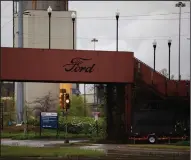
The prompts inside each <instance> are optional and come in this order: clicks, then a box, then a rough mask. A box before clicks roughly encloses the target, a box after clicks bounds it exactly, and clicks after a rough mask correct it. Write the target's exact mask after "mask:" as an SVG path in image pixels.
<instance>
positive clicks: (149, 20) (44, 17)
mask: <svg viewBox="0 0 191 160" xmlns="http://www.w3.org/2000/svg"><path fill="white" fill-rule="evenodd" d="M23 18H24V17H23ZM25 18H28V17H25ZM35 18H42V17H35ZM44 18H45V17H44ZM46 18H47V17H46ZM58 18H61V17H58ZM188 19H190V18H182V20H188ZM92 20H104V21H105V20H112V21H114V19H92ZM121 20H145V21H150V20H152V21H161V20H162V21H164V20H168V21H170V20H171V21H173V20H177V21H178V20H179V19H178V18H174V19H173V18H169V19H121ZM12 21H13V20H10V21H8V22H6V23H5V24H3V26H2V27H1V28H3V27H4V26H5V25H7V24H9V23H10V22H12Z"/></svg>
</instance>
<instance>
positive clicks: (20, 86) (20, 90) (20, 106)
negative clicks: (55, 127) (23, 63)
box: [16, 0, 24, 124]
mask: <svg viewBox="0 0 191 160" xmlns="http://www.w3.org/2000/svg"><path fill="white" fill-rule="evenodd" d="M18 48H23V1H21V0H20V1H19V11H18ZM16 92H17V100H16V106H17V123H18V124H20V123H21V122H22V121H23V110H24V83H23V82H17V91H16Z"/></svg>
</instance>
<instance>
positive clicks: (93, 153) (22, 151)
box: [2, 146, 105, 157]
mask: <svg viewBox="0 0 191 160" xmlns="http://www.w3.org/2000/svg"><path fill="white" fill-rule="evenodd" d="M2 156H9V157H12V156H14V157H58V156H63V157H66V156H76V157H78V156H84V157H103V156H105V153H104V152H103V151H98V150H87V149H79V148H73V147H64V148H59V147H54V148H34V147H33V148H32V147H20V146H2Z"/></svg>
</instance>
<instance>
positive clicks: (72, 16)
mask: <svg viewBox="0 0 191 160" xmlns="http://www.w3.org/2000/svg"><path fill="white" fill-rule="evenodd" d="M71 18H72V24H73V30H72V34H73V50H74V49H75V35H74V34H75V21H76V14H75V13H74V12H72V14H71Z"/></svg>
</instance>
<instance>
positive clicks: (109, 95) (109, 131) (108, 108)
mask: <svg viewBox="0 0 191 160" xmlns="http://www.w3.org/2000/svg"><path fill="white" fill-rule="evenodd" d="M106 101H107V103H106V117H107V128H106V133H107V138H106V139H107V140H111V139H112V128H113V127H112V125H113V117H112V84H107V86H106Z"/></svg>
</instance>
